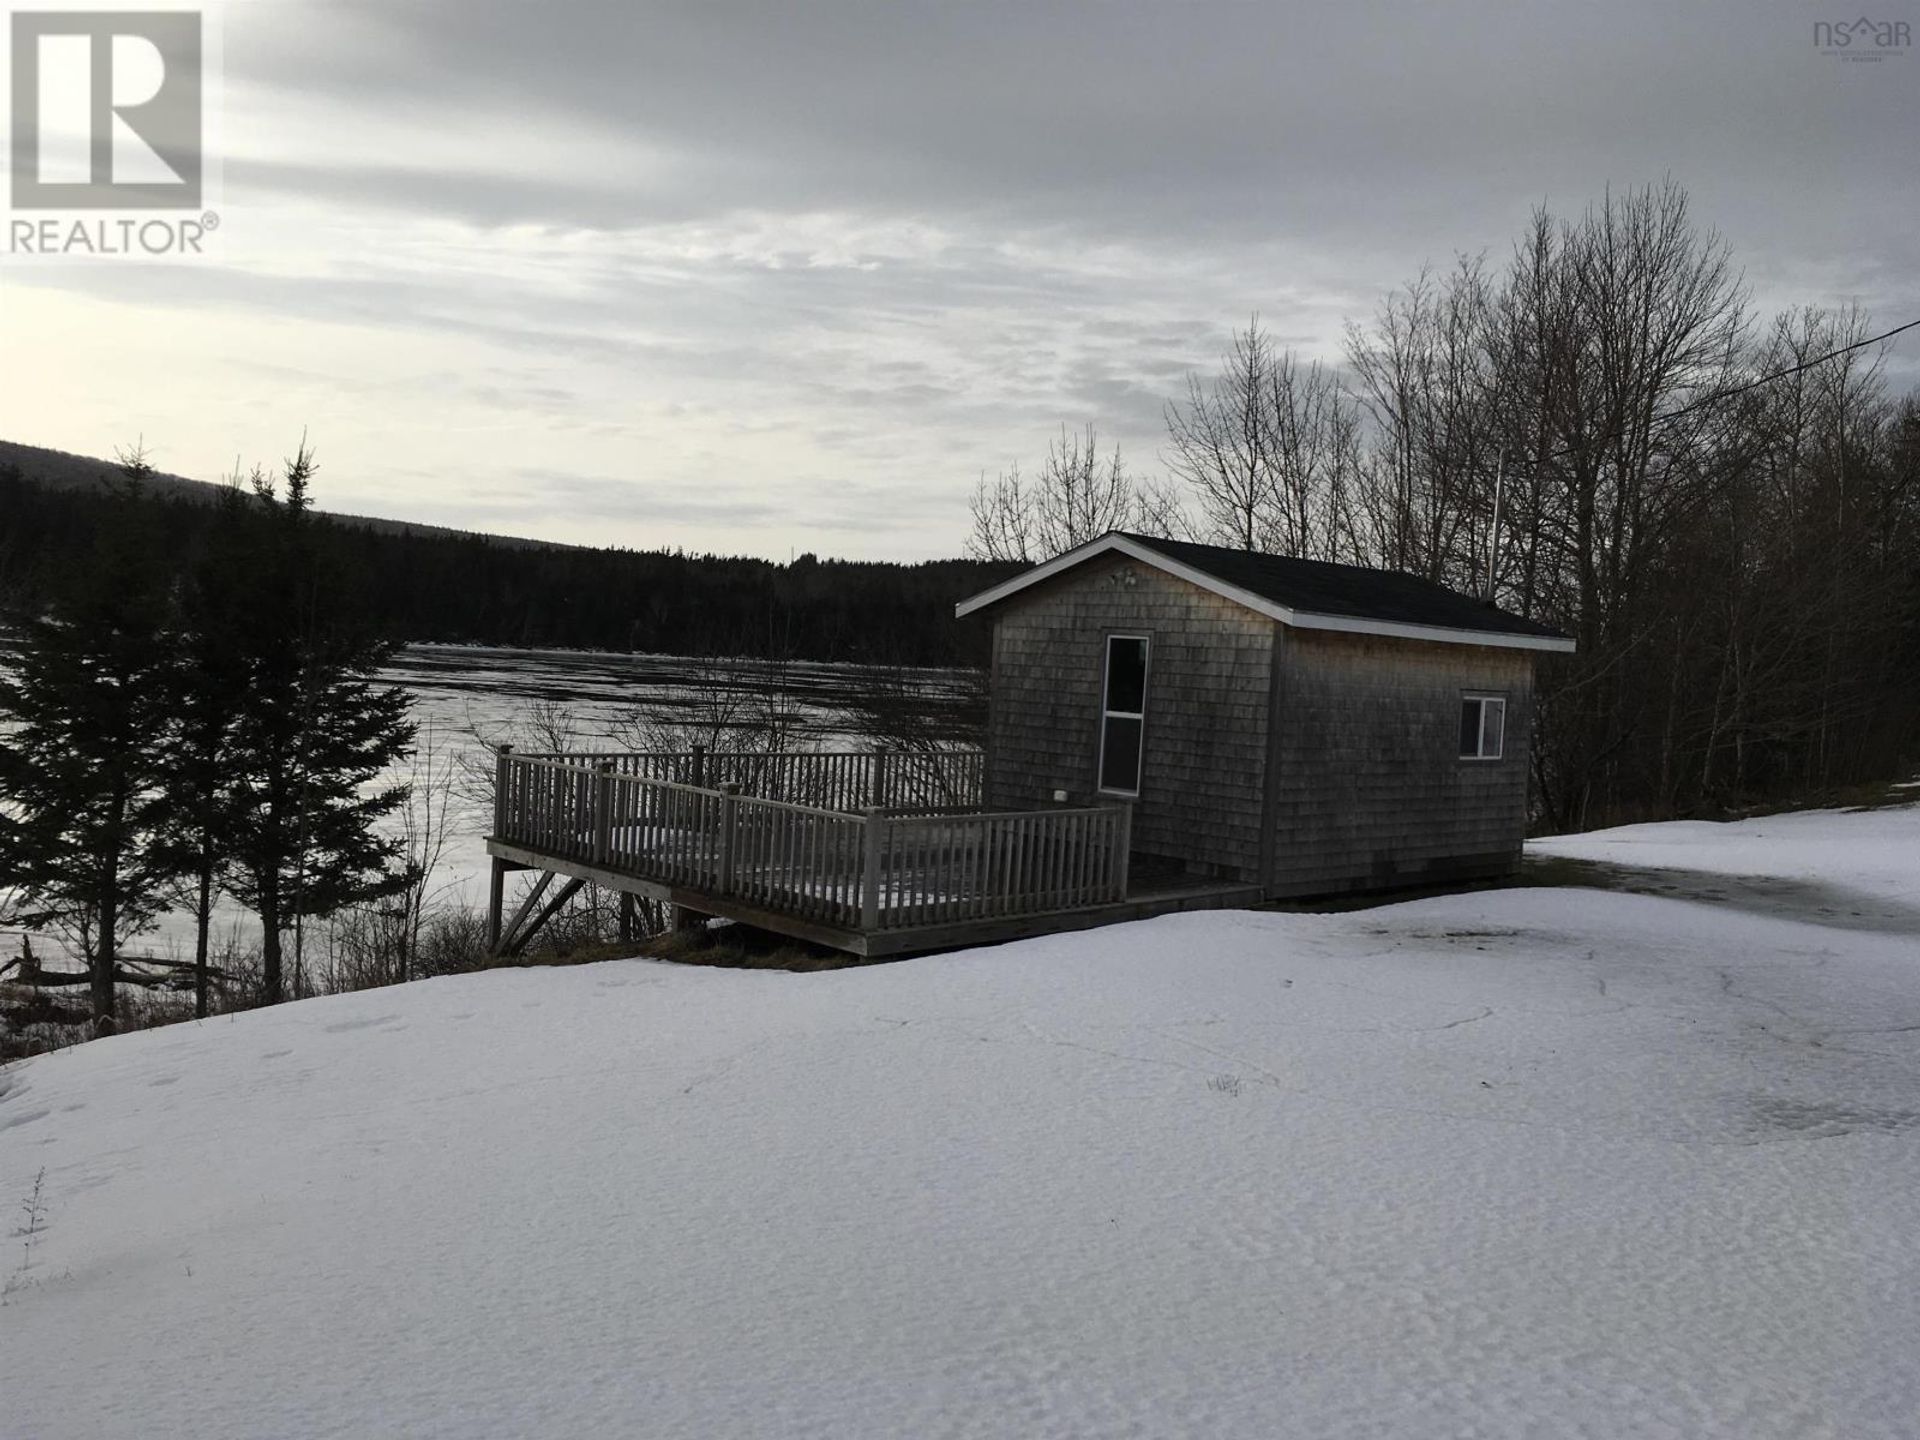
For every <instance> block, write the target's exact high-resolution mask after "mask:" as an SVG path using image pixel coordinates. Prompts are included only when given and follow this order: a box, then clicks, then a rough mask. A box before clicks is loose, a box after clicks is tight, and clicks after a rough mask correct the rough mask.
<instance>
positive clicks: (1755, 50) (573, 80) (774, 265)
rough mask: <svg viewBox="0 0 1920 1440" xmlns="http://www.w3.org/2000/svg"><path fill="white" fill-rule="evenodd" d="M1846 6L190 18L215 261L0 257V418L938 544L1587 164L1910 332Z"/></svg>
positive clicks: (1591, 194)
mask: <svg viewBox="0 0 1920 1440" xmlns="http://www.w3.org/2000/svg"><path fill="white" fill-rule="evenodd" d="M1848 3H1849V4H1850V5H1856V8H1854V9H1848V8H1846V7H1844V6H1842V7H1840V8H1839V9H1835V7H1834V6H1831V5H1826V4H1823V3H1818V0H1815V3H1809V0H1785V3H1775V0H1737V3H1715V0H1705V3H1702V0H1684V3H1676V0H1657V3H1646V4H1619V3H1607V4H1597V3H1592V0H1588V3H1582V4H1577V5H1556V4H1546V3H1524V4H1522V3H1514V4H1489V3H1456V4H1448V5H1444V6H1441V5H1423V6H1419V7H1414V6H1405V7H1399V6H1391V7H1390V6H1377V5H1363V4H1337V5H1336V4H1327V5H1313V6H1307V5H1284V4H1280V3H1271V0H1270V3H1259V4H1215V3H1206V0H1184V3H1143V0H1113V3H1094V4H1080V5H1051V4H1045V3H1037V0H1018V3H1005V4H997V3H985V4H976V3H961V0H946V3H941V4H900V3H888V4H881V3H874V4H870V5H858V6H856V5H829V4H813V3H807V0H787V3H783V4H777V5H768V6H764V7H747V6H741V5H737V4H733V3H727V0H699V3H690V4H686V5H673V6H668V5H662V4H650V3H646V0H639V3H634V0H595V3H590V4H587V3H582V4H558V3H534V0H524V3H513V0H508V3H495V0H445V3H432V4H429V3H398V0H377V3H365V4H347V3H305V0H238V3H229V4H227V5H225V6H224V7H222V8H221V11H220V15H221V25H222V31H223V48H224V63H223V67H222V68H223V72H224V104H223V116H222V125H221V135H220V139H219V149H220V151H221V153H222V157H223V160H224V170H225V174H224V180H223V186H222V191H221V194H220V196H219V199H218V209H219V212H220V215H221V217H222V222H223V223H222V228H221V231H220V233H219V235H218V237H217V244H218V256H217V258H216V259H212V260H206V261H199V262H191V263H183V262H174V263H170V264H139V263H133V262H128V261H125V260H112V261H99V262H95V263H91V264H82V265H73V264H64V265H47V264H21V263H19V262H17V261H16V262H8V261H6V260H4V259H0V376H3V380H0V435H4V436H5V437H6V438H10V439H16V440H21V441H26V442H28V443H32V444H39V445H48V446H53V447H57V448H60V449H65V450H72V451H78V452H83V453H91V454H108V453H111V452H112V450H113V449H114V447H116V446H118V445H123V444H125V443H127V442H128V441H130V440H131V439H133V438H134V437H135V436H144V437H145V440H146V443H147V445H148V446H149V448H150V450H151V451H152V454H153V457H154V459H155V461H156V463H157V464H159V465H160V467H161V468H163V469H167V470H172V471H176V472H178V473H182V474H187V475H193V476H198V477H202V478H216V477H217V476H218V475H220V474H221V473H223V472H224V471H226V470H227V469H229V468H231V466H232V465H233V463H234V461H235V459H236V458H238V459H240V460H242V461H245V462H252V461H254V460H268V461H272V460H275V459H277V458H278V457H280V456H282V455H284V454H285V453H286V452H287V451H288V450H290V449H291V447H292V446H293V445H294V443H295V442H296V441H297V439H298V437H299V434H300V432H301V430H302V429H303V428H305V429H306V430H307V431H308V433H309V434H310V436H311V437H312V439H313V441H314V443H315V445H316V447H317V449H318V452H319V455H320V461H321V475H320V482H319V483H320V499H321V503H322V504H323V505H325V506H327V507H328V508H334V509H344V510H353V511H359V512H362V513H375V514H382V515H391V516H397V517H402V518H409V519H417V520H428V521H434V522H439V523H444V524H454V525H463V526H471V527H474V528H478V529H485V530H492V531H498V532H502V533H518V534H527V535H538V536H544V537H548V538H552V539H559V540H570V541H581V542H586V543H596V544H616V543H617V544H626V545H633V546H641V547H652V546H661V545H682V546H686V547H688V548H691V549H702V550H705V549H712V550H720V551H728V552H750V553H757V554H763V555H770V556H775V557H778V558H781V559H784V558H786V556H787V555H788V553H789V552H790V551H792V550H801V551H804V550H814V551H817V552H819V553H821V554H838V555H850V556H860V557H872V558H924V557H929V556H934V555H944V554H953V553H957V552H958V551H959V549H960V546H961V543H962V541H963V538H964V534H965V530H966V504H965V501H966V495H967V493H968V491H969V490H970V489H971V487H972V485H973V483H974V481H975V479H976V478H977V477H978V476H979V475H980V474H981V472H983V471H985V472H987V473H989V474H991V473H994V472H997V471H998V470H1000V469H1002V468H1004V467H1005V466H1006V465H1008V464H1009V463H1011V462H1014V461H1016V460H1017V461H1020V462H1022V463H1023V465H1026V466H1031V465H1032V464H1033V462H1034V461H1035V460H1036V458H1037V457H1038V456H1039V454H1040V453H1041V452H1042V451H1043V449H1044V446H1045V442H1046V439H1047V436H1048V434H1049V432H1050V431H1051V430H1052V429H1053V428H1054V427H1056V426H1057V425H1058V424H1059V423H1060V422H1062V421H1066V422H1069V423H1072V424H1079V423H1082V422H1085V421H1089V420H1091V421H1095V422H1097V423H1098V424H1099V425H1100V427H1101V429H1102V431H1103V432H1104V433H1105V434H1107V435H1110V436H1112V437H1115V438H1118V439H1119V440H1121V441H1122V442H1123V444H1124V446H1125V448H1126V450H1127V453H1128V455H1129V457H1130V458H1131V460H1132V461H1133V462H1134V463H1135V465H1136V466H1137V467H1138V468H1142V469H1145V470H1149V471H1151V470H1155V469H1157V468H1158V465H1159V459H1158V452H1159V449H1160V446H1161V426H1160V414H1161V407H1162V404H1163V401H1164V399H1165V397H1167V396H1168V395H1170V394H1171V393H1173V392H1174V391H1175V390H1176V389H1177V388H1179V387H1180V386H1181V385H1182V383H1183V377H1184V376H1185V374H1186V373H1187V372H1188V371H1189V370H1190V369H1194V368H1199V369H1202V370H1207V369H1210V368H1211V367H1212V366H1213V365H1214V363H1215V360H1216V357H1217V356H1218V354H1219V352H1220V350H1221V349H1222V348H1223V346H1224V345H1225V344H1226V341H1227V337H1228V334H1229V332H1230V330H1231V329H1232V328H1233V327H1234V326H1235V325H1237V324H1241V323H1244V321H1245V319H1246V317H1247V315H1248V314H1249V313H1250V312H1253V311H1258V312H1259V313H1260V315H1261V317H1262V319H1263V322H1264V323H1266V324H1267V325H1268V326H1269V327H1270V328H1271V329H1272V330H1273V331H1274V332H1275V333H1276V334H1277V335H1279V336H1280V337H1282V338H1283V339H1284V340H1285V341H1286V342H1287V343H1290V344H1292V345H1294V346H1295V347H1297V348H1298V349H1300V350H1301V351H1303V352H1305V353H1310V354H1316V355H1324V356H1327V357H1330V358H1331V357H1335V356H1337V353H1338V350H1339V345H1340V336H1341V326H1342V322H1343V320H1344V319H1346V318H1348V317H1352V318H1356V319H1364V318H1366V317H1367V316H1368V315H1370V314H1371V312H1372V311H1373V309H1374V307H1375V306H1376V305H1377V304H1378V303H1379V301H1380V299H1381V298H1382V297H1383V296H1384V295H1385V294H1386V293H1387V292H1388V291H1389V290H1391V289H1392V288H1394V287H1395V286H1396V285H1399V284H1401V283H1403V282H1404V281H1405V280H1406V279H1408V278H1409V277H1410V276H1411V275H1412V274H1413V273H1414V272H1415V271H1416V270H1417V269H1418V268H1419V266H1420V265H1421V264H1422V262H1423V261H1429V260H1431V261H1434V262H1437V263H1440V264H1445V263H1447V262H1448V260H1449V259H1450V257H1451V256H1452V255H1453V254H1454V253H1455V252H1456V251H1478V250H1482V249H1485V250H1489V251H1491V252H1492V253H1493V254H1494V255H1496V256H1500V255H1504V253H1505V252H1506V250H1507V248H1508V246H1509V244H1510V242H1511V240H1512V238H1513V237H1514V236H1515V235H1516V234H1517V233H1518V231H1519V230H1520V228H1521V226H1522V225H1523V224H1524V223H1525V220H1526V218H1527V215H1528V212H1529V210H1530V209H1531V208H1532V207H1534V206H1535V205H1538V204H1540V203H1542V202H1545V203H1547V204H1549V205H1551V206H1553V207H1555V208H1558V209H1562V210H1566V211H1569V212H1571V211H1577V210H1579V209H1581V208H1583V207H1584V206H1585V205H1586V204H1587V203H1588V202H1589V201H1590V200H1592V199H1593V198H1595V197H1596V196H1598V195H1599V194H1600V193H1601V191H1602V190H1603V188H1604V187H1606V186H1607V185H1608V184H1609V183H1611V184H1613V185H1614V186H1616V187H1625V186H1634V185H1639V184H1643V183H1645V182H1647V181H1650V180H1656V181H1657V180H1658V179H1660V178H1661V177H1662V176H1665V175H1671V176H1672V177H1673V178H1674V179H1675V180H1677V181H1678V182H1680V183H1681V184H1682V185H1684V186H1686V187H1687V188H1688V189H1689V190H1690V191H1691V192H1692V195H1693V198H1694V202H1695V207H1696V212H1697V214H1698V216H1699V217H1700V218H1701V219H1702V220H1703V221H1704V222H1706V223H1709V224H1712V225H1714V226H1716V227H1718V228H1719V229H1720V230H1721V231H1723V232H1724V233H1725V235H1726V236H1727V237H1728V239H1729V240H1730V241H1731V242H1732V244H1733V246H1734V249H1735V254H1736V258H1737V260H1738V261H1739V262H1740V263H1741V265H1742V266H1743V267H1744V269H1745V271H1746V276H1747V280H1748V283H1749V284H1750V286H1751V288H1752V290H1753V293H1754V297H1755V300H1756V303H1757V304H1758V305H1760V306H1761V307H1762V308H1763V309H1771V308H1777V307H1780V306H1784V305H1787V304H1791V303H1799V302H1807V303H1820V304H1843V303H1846V302H1849V301H1855V300H1857V301H1859V302H1861V303H1862V304H1864V305H1865V306H1867V307H1868V308H1869V309H1870V310H1871V311H1872V312H1873V314H1874V315H1875V317H1876V318H1878V319H1880V320H1882V321H1884V322H1886V325H1889V326H1890V325H1892V324H1895V323H1898V322H1900V321H1904V320H1909V319H1914V318H1920V185H1917V184H1916V178H1917V177H1920V164H1917V163H1916V159H1915V156H1916V154H1920V53H1913V52H1912V51H1909V52H1908V53H1905V54H1899V55H1895V56H1893V57H1891V58H1889V59H1887V60H1886V61H1884V62H1882V63H1876V64H1857V63H1848V62H1845V61H1842V60H1839V59H1835V58H1832V57H1829V56H1825V55H1822V54H1820V53H1819V52H1818V51H1817V49H1816V47H1815V45H1814V39H1813V27H1814V22H1815V21H1817V20H1819V19H1823V18H1824V19H1850V18H1855V17H1856V15H1857V14H1858V13H1861V12H1859V11H1858V10H1857V4H1856V0H1848ZM1866 13H1869V14H1870V15H1871V16H1872V18H1876V19H1897V20H1905V21H1907V22H1908V23H1909V24H1910V25H1911V26H1912V27H1913V28H1914V29H1915V30H1920V4H1916V3H1915V0H1892V3H1888V0H1873V3H1872V4H1871V5H1870V6H1869V7H1868V11H1867V12H1866ZM1883 328H1884V327H1883ZM1907 338H1908V339H1909V340H1911V338H1912V337H1907ZM1916 352H1920V344H1908V345H1906V347H1905V349H1903V350H1902V351H1899V352H1896V355H1895V357H1894V360H1893V366H1892V373H1893V374H1894V375H1895V377H1896V378H1897V379H1899V380H1902V381H1904V382H1906V383H1915V382H1920V354H1917V353H1916Z"/></svg>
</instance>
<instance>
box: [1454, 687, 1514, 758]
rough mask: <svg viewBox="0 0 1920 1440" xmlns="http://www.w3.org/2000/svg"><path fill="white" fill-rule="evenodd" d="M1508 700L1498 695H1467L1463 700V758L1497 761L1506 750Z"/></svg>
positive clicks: (1461, 720)
mask: <svg viewBox="0 0 1920 1440" xmlns="http://www.w3.org/2000/svg"><path fill="white" fill-rule="evenodd" d="M1506 735H1507V702H1506V700H1505V699H1504V698H1503V697H1501V696H1498V695H1468V696H1466V697H1465V698H1464V699H1462V700H1461V702H1460V758H1461V759H1462V760H1498V759H1499V758H1500V757H1501V755H1503V754H1504V753H1505V750H1506Z"/></svg>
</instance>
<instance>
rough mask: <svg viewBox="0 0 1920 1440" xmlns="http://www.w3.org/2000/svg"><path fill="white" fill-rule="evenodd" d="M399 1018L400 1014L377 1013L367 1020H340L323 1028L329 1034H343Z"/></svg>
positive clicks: (368, 1028) (367, 1028)
mask: <svg viewBox="0 0 1920 1440" xmlns="http://www.w3.org/2000/svg"><path fill="white" fill-rule="evenodd" d="M399 1018H400V1017H399V1016H398V1015H375V1016H373V1017H371V1018H370V1019H366V1020H340V1021H336V1022H335V1023H334V1024H332V1025H328V1026H325V1027H323V1028H324V1029H325V1030H326V1032H327V1033H328V1034H329V1035H341V1034H344V1033H345V1032H347V1031H349V1030H370V1029H372V1028H373V1027H374V1026H375V1025H385V1024H388V1023H389V1022H391V1021H394V1020H398V1019H399Z"/></svg>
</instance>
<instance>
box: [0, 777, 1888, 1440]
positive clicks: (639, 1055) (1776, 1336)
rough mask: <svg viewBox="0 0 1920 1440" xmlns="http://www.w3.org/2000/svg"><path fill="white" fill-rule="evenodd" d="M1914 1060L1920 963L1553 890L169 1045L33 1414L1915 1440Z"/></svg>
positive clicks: (468, 1438) (10, 1129)
mask: <svg viewBox="0 0 1920 1440" xmlns="http://www.w3.org/2000/svg"><path fill="white" fill-rule="evenodd" d="M1855 820H1858V821H1859V822H1860V823H1861V824H1863V825H1872V826H1874V827H1876V830H1875V834H1876V836H1877V838H1876V840H1875V841H1874V842H1873V843H1874V844H1893V843H1900V844H1903V845H1905V846H1906V847H1907V853H1909V854H1911V853H1914V852H1915V851H1916V850H1920V811H1913V810H1903V811H1886V812H1879V813H1878V814H1876V815H1874V816H1861V817H1844V822H1843V821H1842V820H1836V821H1834V822H1833V823H1834V824H1835V825H1836V827H1839V830H1837V831H1836V833H1841V832H1843V831H1844V828H1845V825H1846V824H1851V823H1852V822H1853V821H1855ZM1770 823H1771V822H1770ZM1882 826H1891V827H1892V831H1893V833H1883V832H1882V831H1881V830H1880V829H1878V828H1877V827H1882ZM1764 848H1765V847H1764V846H1763V847H1762V849H1763V850H1764ZM1756 853H1758V852H1756ZM1743 863H1747V862H1745V861H1743ZM1782 863H1788V862H1784V861H1783V862H1782ZM1791 863H1792V864H1795V865H1798V864H1799V863H1801V862H1800V860H1798V859H1795V860H1793V861H1792V862H1791ZM1796 873H1797V872H1796ZM1916 1061H1920V943H1916V941H1915V940H1914V939H1913V938H1912V937H1907V936H1899V935H1892V934H1873V933H1860V932H1857V931H1843V930H1838V929H1831V928H1826V927H1823V926H1818V925H1814V924H1807V923H1797V922H1791V921H1784V920H1780V919H1777V918H1766V917H1761V916H1756V915H1750V914H1745V913H1741V912H1738V911H1730V910H1726V909H1712V908H1709V907H1705V906H1700V905H1694V904H1688V903H1684V902H1680V901H1675V900H1665V899H1656V898H1650V897H1646V896H1639V895H1620V894H1608V893H1600V892H1586V891H1573V890H1548V889H1537V890H1514V891H1504V892H1493V893H1484V894H1476V895H1471V896H1460V897H1453V898H1447V899H1439V900H1429V901H1422V902H1418V903H1414V904H1406V905H1399V906H1393V907H1389V908H1384V909H1379V910H1372V911H1361V912H1355V913H1350V914H1344V915H1338V916H1314V915H1267V914H1260V915H1254V914H1205V915H1188V916H1179V917H1170V918H1167V919H1163V920H1158V921H1152V922H1147V923H1143V924H1139V925H1133V926H1127V927H1117V928H1114V929H1110V930H1105V931H1100V932H1094V933H1090V934H1081V935H1072V936H1055V937H1050V938H1047V939H1042V940H1036V941H1031V942H1026V943H1023V944H1018V945H1009V946H1005V947H1002V948H999V949H994V950H986V951H976V952H971V953H967V954H962V955H951V956H945V957H938V958H932V959H926V960H919V961H913V962H909V963H904V964H897V965H886V966H876V967H872V968H867V969H860V970H845V971H838V972H831V973H825V974H812V975H789V974H784V973H756V972H739V971H723V970H705V969H687V968H676V967H672V966H667V965H662V964H653V963H646V962H637V961H636V962H623V963H615V964H605V965H596V966H591V967H583V968H580V969H575V970H528V971H501V972H494V973H490V974H485V975H479V976H469V977H462V978H459V979H449V980H436V981H429V982H425V983H422V984H416V985H410V986H404V987H399V988H395V989H389V990H381V991H373V992H367V993H362V994H358V995H351V996H341V997H335V998H331V999H324V1000H315V1001H310V1002H306V1003H303V1004H298V1005H288V1006H283V1007H281V1008H279V1009H276V1010H272V1011H266V1012H259V1013H255V1014H252V1015H246V1016H241V1017H237V1018H233V1019H222V1020H219V1021H214V1022H209V1023H206V1024H204V1025H198V1026H181V1027H175V1028H173V1029H169V1030H163V1031H154V1032H149V1033H145V1034H138V1035H131V1036H124V1037H120V1038H116V1039H112V1040H107V1041H103V1042H98V1043H94V1044H89V1045H85V1046H81V1047H79V1048H78V1049H75V1050H72V1051H68V1052H63V1053H60V1054H56V1055H52V1056H48V1057H43V1058H40V1059H36V1060H32V1061H29V1062H26V1063H24V1064H20V1065H16V1066H14V1067H12V1068H9V1069H7V1070H4V1071H0V1088H3V1089H4V1091H5V1093H4V1095H0V1207H4V1208H5V1209H6V1210H7V1211H8V1213H9V1214H10V1215H15V1214H18V1213H19V1212H18V1211H17V1209H16V1207H17V1206H18V1205H19V1203H20V1202H22V1201H23V1200H25V1199H27V1197H28V1196H29V1194H30V1192H31V1190H32V1187H33V1184H34V1180H35V1177H36V1175H38V1174H39V1173H40V1172H41V1170H42V1168H43V1167H44V1171H45V1181H44V1185H43V1187H42V1196H41V1206H42V1213H43V1228H40V1229H39V1230H38V1232H37V1233H36V1234H35V1235H34V1237H33V1245H32V1248H31V1251H30V1254H29V1255H28V1257H27V1258H28V1260H29V1263H28V1264H26V1265H25V1267H24V1268H21V1264H20V1262H21V1259H22V1242H21V1240H20V1239H19V1238H17V1237H16V1238H15V1239H14V1240H13V1241H12V1242H11V1243H10V1247H9V1248H8V1249H7V1250H6V1251H5V1252H3V1253H0V1273H4V1275H6V1276H9V1277H11V1279H10V1288H9V1293H8V1294H7V1296H6V1304H5V1306H4V1308H0V1436H4V1437H6V1440H62V1437H90V1440H91V1437H120V1436H126V1437H133V1436H140V1437H149V1436H172V1435H182V1436H186V1435H191V1436H194V1437H197V1440H222V1437H234V1440H240V1437H245V1440H257V1437H276V1440H293V1437H305V1436H323V1435H324V1436H408V1437H441V1436H444V1437H448V1440H454V1437H459V1440H474V1437H490V1436H502V1437H505V1436H526V1435H543V1436H566V1437H599V1436H606V1437H615V1436H619V1437H627V1436H655V1435H658V1436H722V1435H724V1436H783V1437H784V1436H819V1437H829V1436H831V1437H843V1436H876V1437H877V1436H915V1437H933V1436H954V1437H969V1436H983V1437H984V1436H1096V1435H1098V1436H1105V1435H1115V1436H1118V1435H1137V1436H1167V1435H1205V1436H1214V1435H1263V1436H1299V1437H1312V1440H1331V1437H1349V1436H1351V1437H1358V1436H1368V1437H1373V1436H1407V1437H1423V1440H1427V1437H1436V1436H1451V1435H1467V1434H1472V1435H1476V1436H1516V1437H1517V1436H1534V1435H1554V1436H1621V1435H1628V1434H1631V1435H1635V1436H1676V1437H1677V1436H1686V1437H1701V1436H1726V1437H1739V1440H1767V1437H1774V1436H1845V1437H1849V1440H1859V1437H1880V1436H1885V1437H1892V1436H1911V1435H1912V1434H1913V1433H1914V1417H1915V1416H1916V1415H1920V1366H1916V1365H1915V1364H1914V1357H1915V1355H1920V1284H1917V1283H1916V1277H1920V1075H1917V1074H1916Z"/></svg>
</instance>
